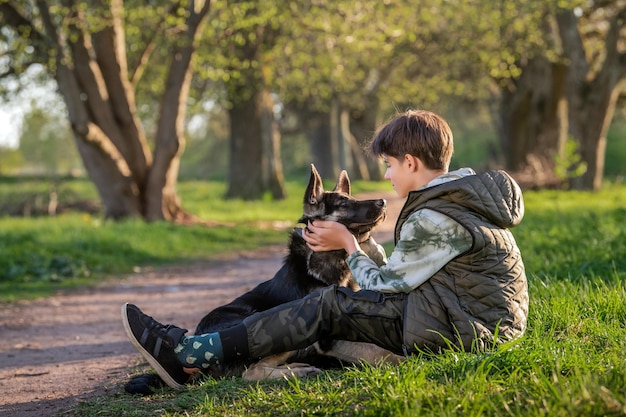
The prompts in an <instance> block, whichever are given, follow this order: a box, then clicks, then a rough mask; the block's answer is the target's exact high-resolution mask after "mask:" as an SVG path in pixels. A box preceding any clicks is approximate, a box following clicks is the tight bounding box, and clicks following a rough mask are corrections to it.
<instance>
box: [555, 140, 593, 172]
mask: <svg viewBox="0 0 626 417" xmlns="http://www.w3.org/2000/svg"><path fill="white" fill-rule="evenodd" d="M585 172H587V164H586V163H585V161H583V159H582V156H581V155H580V150H579V146H578V143H577V142H576V141H575V140H574V139H571V138H569V139H568V140H566V141H565V144H564V149H563V152H562V154H559V155H557V156H556V164H555V167H554V173H555V174H556V176H557V178H559V179H561V180H566V179H570V178H576V177H580V176H581V175H583V174H584V173H585Z"/></svg>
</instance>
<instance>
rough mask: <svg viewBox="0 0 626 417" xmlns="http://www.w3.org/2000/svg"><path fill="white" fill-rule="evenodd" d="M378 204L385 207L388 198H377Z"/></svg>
mask: <svg viewBox="0 0 626 417" xmlns="http://www.w3.org/2000/svg"><path fill="white" fill-rule="evenodd" d="M376 205H377V206H378V207H385V206H386V205H387V200H385V199H383V198H381V199H380V200H376Z"/></svg>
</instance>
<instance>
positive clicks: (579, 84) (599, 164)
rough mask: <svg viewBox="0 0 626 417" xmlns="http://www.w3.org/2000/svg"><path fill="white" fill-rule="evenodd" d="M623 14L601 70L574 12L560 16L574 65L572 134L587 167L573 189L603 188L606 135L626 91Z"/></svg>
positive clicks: (614, 22)
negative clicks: (592, 59) (590, 55)
mask: <svg viewBox="0 0 626 417" xmlns="http://www.w3.org/2000/svg"><path fill="white" fill-rule="evenodd" d="M623 14H624V11H622V12H621V14H616V15H615V16H614V17H612V18H611V19H609V29H608V31H607V34H606V37H605V39H604V44H605V45H604V46H605V48H604V52H605V56H604V60H603V61H602V63H601V65H600V66H599V68H597V69H592V68H591V65H590V64H589V63H588V62H587V55H586V54H585V50H584V45H583V42H582V39H581V36H580V32H579V29H578V19H577V17H576V15H575V14H574V12H573V11H569V10H567V11H562V12H560V13H559V14H558V15H557V23H558V29H559V34H560V37H561V41H562V43H563V51H564V52H565V54H566V56H567V58H568V60H569V61H570V63H571V64H570V66H569V71H568V77H567V92H568V95H567V97H568V103H569V124H570V133H571V135H572V137H573V138H574V140H575V141H576V142H577V143H578V144H579V145H580V153H581V157H582V160H583V161H584V162H585V163H586V165H587V169H586V171H585V173H584V174H583V175H582V177H579V178H574V179H573V180H572V181H571V186H572V188H576V189H587V190H598V189H600V188H601V187H602V179H603V175H604V158H605V151H606V133H607V131H608V128H609V126H610V124H611V120H612V118H613V114H614V112H615V105H616V102H617V99H618V97H619V95H620V93H621V92H623V91H624V90H625V88H626V55H625V54H624V53H620V52H619V50H618V44H619V39H620V31H621V29H622V27H623V19H624V16H622V15H623ZM594 71H595V72H594Z"/></svg>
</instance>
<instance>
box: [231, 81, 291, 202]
mask: <svg viewBox="0 0 626 417" xmlns="http://www.w3.org/2000/svg"><path fill="white" fill-rule="evenodd" d="M246 79H250V78H246ZM256 88H258V85H257V86H254V85H253V83H250V84H246V85H245V86H240V88H235V89H232V88H231V89H230V90H229V91H231V92H235V93H236V95H238V98H236V99H235V100H232V101H231V103H232V104H231V107H230V109H229V112H228V114H229V116H230V164H229V178H228V190H227V193H226V197H227V198H241V199H244V200H258V199H261V198H262V197H263V196H264V195H265V193H266V192H270V193H271V194H272V197H273V198H274V199H282V198H285V195H286V193H285V190H284V178H283V174H282V165H281V163H280V161H279V160H278V158H279V154H278V152H279V145H280V135H279V134H278V130H277V129H278V127H277V125H276V122H275V120H274V112H273V104H274V103H273V101H272V99H271V96H270V94H269V92H268V91H266V90H265V89H264V88H261V89H260V90H258V91H254V92H252V93H251V92H250V91H251V90H252V89H256Z"/></svg>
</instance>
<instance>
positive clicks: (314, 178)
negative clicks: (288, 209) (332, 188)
mask: <svg viewBox="0 0 626 417" xmlns="http://www.w3.org/2000/svg"><path fill="white" fill-rule="evenodd" d="M323 195H324V184H322V178H321V177H320V174H319V173H318V172H317V169H315V165H313V164H311V177H310V178H309V185H308V186H307V187H306V192H305V193H304V204H317V203H319V202H320V201H322V196H323Z"/></svg>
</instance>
